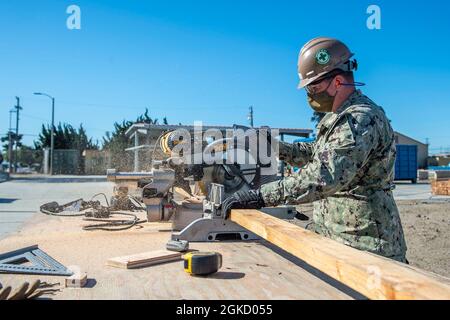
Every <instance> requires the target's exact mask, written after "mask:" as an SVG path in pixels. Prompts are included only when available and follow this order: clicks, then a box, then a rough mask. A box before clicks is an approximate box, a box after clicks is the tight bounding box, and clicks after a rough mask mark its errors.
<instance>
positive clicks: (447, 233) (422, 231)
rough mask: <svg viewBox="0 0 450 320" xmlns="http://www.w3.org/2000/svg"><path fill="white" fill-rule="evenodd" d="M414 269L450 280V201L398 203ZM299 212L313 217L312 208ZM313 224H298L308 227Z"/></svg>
mask: <svg viewBox="0 0 450 320" xmlns="http://www.w3.org/2000/svg"><path fill="white" fill-rule="evenodd" d="M397 206H398V209H399V211H400V217H401V220H402V225H403V230H404V233H405V238H406V245H407V247H408V251H407V254H406V257H407V259H408V261H409V263H410V264H411V265H412V266H415V267H419V268H421V269H424V270H427V271H431V272H434V273H437V274H440V275H442V276H445V277H450V199H447V200H445V199H444V200H397ZM298 210H299V211H301V212H302V213H304V214H305V215H306V216H308V217H310V218H311V217H312V205H302V206H299V207H298ZM310 221H311V220H309V221H303V222H300V223H298V224H299V225H302V226H305V225H306V224H307V223H309V222H310Z"/></svg>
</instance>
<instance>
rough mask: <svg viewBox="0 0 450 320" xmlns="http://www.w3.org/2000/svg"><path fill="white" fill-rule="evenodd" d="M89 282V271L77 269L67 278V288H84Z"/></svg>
mask: <svg viewBox="0 0 450 320" xmlns="http://www.w3.org/2000/svg"><path fill="white" fill-rule="evenodd" d="M86 284H87V273H86V272H82V271H77V272H75V273H74V274H73V275H71V276H70V277H68V278H66V279H65V285H66V288H83V287H84V286H85V285H86Z"/></svg>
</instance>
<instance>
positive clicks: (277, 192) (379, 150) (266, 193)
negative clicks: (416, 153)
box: [261, 90, 406, 262]
mask: <svg viewBox="0 0 450 320" xmlns="http://www.w3.org/2000/svg"><path fill="white" fill-rule="evenodd" d="M395 153H396V149H395V143H394V132H393V130H392V127H391V126H390V124H389V120H388V119H387V117H386V115H385V113H384V110H383V109H382V108H381V107H379V106H377V105H376V104H375V103H374V102H373V101H371V100H370V99H369V98H367V97H366V96H364V95H363V94H362V93H361V91H359V90H357V91H355V92H354V93H353V94H352V95H351V96H350V97H349V98H348V99H347V101H346V102H345V103H344V104H343V105H342V106H341V107H340V108H339V109H338V110H337V112H335V113H332V112H330V113H327V114H326V115H325V116H324V118H323V119H322V121H321V122H320V123H319V125H318V127H317V139H316V142H314V143H295V144H288V143H281V145H280V158H282V159H284V160H285V161H286V162H289V163H291V164H292V165H296V166H304V167H303V168H302V169H301V170H300V172H299V173H297V174H295V175H293V176H291V177H288V178H285V179H283V180H280V181H276V182H272V183H269V184H266V185H263V186H262V187H261V194H262V196H263V199H264V202H265V204H266V205H268V206H276V205H279V204H287V203H289V204H301V203H307V202H314V215H313V221H314V228H315V231H316V232H317V233H319V234H322V235H324V236H326V237H329V238H331V239H334V240H336V241H339V242H341V243H344V244H346V245H349V246H352V247H354V248H357V249H360V250H366V251H369V252H373V253H376V254H379V255H382V256H385V257H389V258H392V259H395V260H398V261H402V262H405V254H406V243H405V239H404V236H403V229H402V225H401V222H400V216H399V213H398V209H397V206H396V204H395V201H394V198H393V195H392V189H393V182H392V181H393V168H394V163H395Z"/></svg>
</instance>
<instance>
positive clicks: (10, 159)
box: [8, 110, 14, 173]
mask: <svg viewBox="0 0 450 320" xmlns="http://www.w3.org/2000/svg"><path fill="white" fill-rule="evenodd" d="M13 112H14V110H9V130H8V163H9V164H8V167H9V171H8V172H9V173H12V157H13V155H12V144H13V142H12V114H13Z"/></svg>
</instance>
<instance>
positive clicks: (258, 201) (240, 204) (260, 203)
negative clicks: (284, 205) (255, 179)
mask: <svg viewBox="0 0 450 320" xmlns="http://www.w3.org/2000/svg"><path fill="white" fill-rule="evenodd" d="M264 206H265V204H264V200H263V198H262V196H261V192H260V191H259V189H258V190H248V191H238V192H236V193H234V194H233V195H232V196H230V197H228V198H227V199H225V201H224V202H223V203H222V207H221V209H222V212H223V217H224V219H227V218H228V217H229V215H230V211H231V209H260V208H262V207H264Z"/></svg>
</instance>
